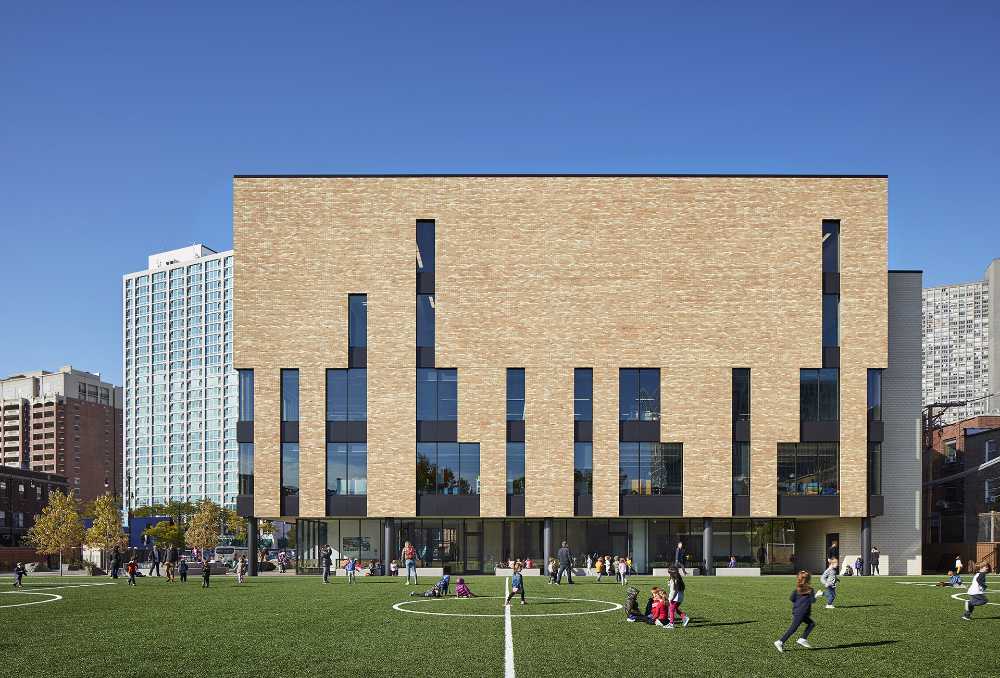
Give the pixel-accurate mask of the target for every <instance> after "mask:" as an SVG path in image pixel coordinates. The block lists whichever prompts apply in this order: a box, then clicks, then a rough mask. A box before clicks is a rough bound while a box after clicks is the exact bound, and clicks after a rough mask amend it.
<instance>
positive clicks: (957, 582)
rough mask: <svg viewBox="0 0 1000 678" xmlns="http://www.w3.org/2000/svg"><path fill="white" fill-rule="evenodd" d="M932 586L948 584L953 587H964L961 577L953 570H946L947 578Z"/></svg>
mask: <svg viewBox="0 0 1000 678" xmlns="http://www.w3.org/2000/svg"><path fill="white" fill-rule="evenodd" d="M934 586H950V587H951V588H955V589H960V588H965V587H964V585H963V584H962V578H961V577H959V576H958V575H957V574H955V570H948V579H946V580H945V581H939V582H938V583H937V584H935V585H934Z"/></svg>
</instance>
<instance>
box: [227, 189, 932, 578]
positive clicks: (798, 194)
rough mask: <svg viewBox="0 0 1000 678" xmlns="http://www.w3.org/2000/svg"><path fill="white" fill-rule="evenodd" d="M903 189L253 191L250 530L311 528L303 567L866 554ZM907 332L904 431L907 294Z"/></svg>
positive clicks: (244, 267)
mask: <svg viewBox="0 0 1000 678" xmlns="http://www.w3.org/2000/svg"><path fill="white" fill-rule="evenodd" d="M887 183H888V182H887V179H886V178H885V177H878V176H876V177H870V176H869V177H789V176H365V177H236V179H235V181H234V205H233V220H234V244H235V255H234V256H235V285H234V300H235V333H234V334H235V337H234V343H235V346H234V349H235V351H234V362H235V365H236V367H237V368H238V369H240V370H241V375H242V377H243V378H242V381H241V384H242V388H241V391H242V393H241V402H242V404H243V414H241V417H240V419H241V424H240V425H239V433H238V437H239V440H240V443H241V466H242V468H241V476H242V478H241V481H242V482H241V497H240V500H239V505H240V507H241V510H242V512H243V513H244V514H246V515H248V516H255V517H282V518H287V519H292V520H296V521H297V523H298V530H299V534H298V536H299V540H300V547H301V548H302V550H303V551H304V554H303V555H304V556H305V557H304V559H303V562H304V563H305V564H306V565H308V564H309V562H310V555H312V557H313V558H315V554H314V551H315V549H314V547H315V545H316V544H317V543H330V544H332V545H334V548H335V550H336V551H338V552H339V553H352V552H353V553H354V554H355V555H357V556H360V557H362V558H364V559H370V558H379V559H391V558H393V557H395V555H394V554H397V553H398V548H399V546H400V544H401V543H402V542H403V541H407V540H408V541H411V542H413V543H415V544H416V545H418V547H419V551H420V559H421V560H422V561H425V562H426V563H427V564H429V565H431V564H433V565H440V566H444V567H449V568H451V569H452V570H453V571H456V572H463V571H465V572H468V571H480V570H490V569H491V568H492V567H493V565H494V564H495V563H497V562H501V561H503V560H507V559H509V558H511V557H531V558H533V559H538V558H540V557H542V556H545V555H547V554H548V553H550V552H553V551H554V548H555V546H554V545H557V543H558V542H560V541H562V540H563V539H566V540H568V541H569V542H570V544H571V548H573V549H574V550H575V551H576V553H577V554H578V556H579V559H580V561H581V562H582V560H583V559H584V558H585V554H586V553H590V552H599V553H602V554H604V553H612V552H613V555H624V554H626V553H628V554H631V555H632V556H633V559H634V560H635V562H636V563H637V569H639V570H640V571H644V570H647V569H649V568H651V567H653V566H654V565H662V564H665V563H667V562H671V561H673V559H674V557H675V550H676V542H677V541H683V542H684V543H685V546H684V549H685V551H686V553H687V556H688V559H689V560H690V561H691V562H692V563H695V564H702V565H708V566H709V567H711V566H712V565H713V564H715V565H718V564H719V563H720V562H727V561H728V560H729V555H730V554H732V555H735V556H736V557H737V560H738V561H739V562H740V564H741V565H755V564H760V563H763V565H764V569H765V570H766V571H767V570H770V571H781V570H791V569H792V568H793V567H794V566H795V565H796V564H803V563H804V561H802V560H801V559H796V557H795V555H794V554H795V551H796V549H798V550H799V551H800V552H802V553H813V552H815V553H822V552H823V551H824V550H825V549H826V544H825V543H823V542H824V541H832V540H833V539H836V538H837V535H838V534H839V532H844V533H845V534H853V535H855V538H854V543H853V544H843V545H842V550H843V551H844V552H845V553H846V552H854V553H858V552H860V549H861V548H862V543H861V541H862V540H867V539H869V538H870V534H871V527H872V524H871V521H870V518H871V517H872V516H877V515H881V514H883V512H885V511H886V510H887V501H886V498H885V496H884V495H883V494H881V493H880V492H881V487H880V484H881V478H882V477H883V476H885V477H889V475H890V474H888V473H885V472H884V470H883V468H882V467H883V465H884V464H885V463H886V462H885V460H886V459H888V458H890V457H893V455H889V454H886V451H885V450H884V444H885V436H886V431H887V430H888V429H889V428H890V427H891V424H890V422H888V421H884V420H883V419H884V418H883V412H884V411H886V410H887V409H888V408H887V407H883V406H882V403H881V393H882V390H883V389H886V386H885V384H881V382H882V381H883V380H884V379H886V378H888V377H889V372H891V367H892V364H891V363H892V356H891V355H890V343H891V342H890V334H891V332H890V303H891V302H890V287H891V285H890V276H889V275H888V271H887V238H888V233H887V227H888V223H887V222H888V217H887ZM917 277H918V278H919V276H917ZM907 291H908V292H909V290H908V288H907ZM906 301H909V299H908V298H907V299H906ZM916 323H917V331H916V346H917V363H916V367H915V377H916V388H915V393H914V394H913V396H914V398H915V400H913V401H912V402H913V403H914V404H913V406H912V410H913V411H912V412H910V411H909V409H910V401H909V400H905V399H904V405H905V406H904V407H903V408H902V410H903V411H902V413H901V414H902V416H904V417H906V426H908V425H909V421H910V418H911V417H912V420H913V421H916V420H918V419H919V397H920V393H919V377H920V374H919V341H920V338H919V287H917V289H916ZM908 331H909V326H907V332H908ZM903 339H905V340H906V341H909V340H910V339H911V337H910V336H909V335H908V334H907V335H906V336H903ZM887 369H888V370H889V372H886V370H887ZM905 376H906V377H907V378H908V377H909V375H908V373H907V374H906V375H905ZM880 384H881V387H880ZM887 390H888V389H887ZM904 390H905V389H904ZM906 398H909V394H908V393H907V395H906ZM251 422H252V423H251ZM912 442H913V443H914V444H915V441H912ZM911 452H912V450H906V451H905V453H900V454H899V455H898V456H900V457H901V458H902V459H908V457H907V455H908V454H910V453H911ZM915 464H916V465H915V467H914V469H915V471H914V472H915V477H913V478H912V484H913V489H914V490H915V491H916V492H917V493H919V458H918V460H917V461H916V462H915ZM910 471H911V470H910V469H908V468H907V472H906V473H903V474H902V477H904V478H906V480H905V482H906V483H909V482H911V478H910V476H912V475H914V473H911V472H910ZM893 477H894V478H896V477H898V474H895V475H893ZM908 491H909V488H904V494H905V492H908ZM906 501H907V502H908V501H909V499H907V500H906ZM904 504H906V502H902V503H901V506H902V505H904ZM916 508H917V507H916V506H915V505H912V506H909V508H907V509H906V510H909V511H914V510H916ZM820 518H822V519H823V522H822V523H821V522H820ZM810 522H811V523H812V524H811V525H808V524H807V523H810ZM818 526H822V534H820V533H819V532H818V531H817V530H818ZM875 529H876V532H877V524H876V525H875ZM913 538H914V540H915V541H916V543H917V544H918V545H919V529H916V530H915V531H914V536H913ZM804 540H807V541H809V543H806V541H804ZM867 543H868V542H867V541H865V544H867ZM817 544H818V546H817ZM310 549H313V551H312V552H311V551H310ZM886 558H887V559H890V562H892V560H891V558H892V555H891V554H886ZM910 558H912V554H911V553H910V552H907V554H906V559H907V560H909V559H910ZM817 559H818V560H820V561H821V560H822V557H819V558H817ZM793 560H795V562H794V563H793ZM804 564H806V565H810V566H812V565H813V563H804ZM819 564H821V563H817V564H816V566H818V565H819ZM893 564H894V565H896V563H893ZM899 566H900V567H905V565H904V564H903V561H900V563H899Z"/></svg>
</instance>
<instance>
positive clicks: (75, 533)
mask: <svg viewBox="0 0 1000 678" xmlns="http://www.w3.org/2000/svg"><path fill="white" fill-rule="evenodd" d="M84 537H85V531H84V528H83V521H82V520H80V513H79V511H78V509H77V502H76V499H75V498H74V497H72V496H71V495H68V494H63V493H62V492H51V493H49V503H48V504H47V505H46V506H45V508H43V509H42V512H41V514H40V515H36V516H35V524H34V525H32V527H31V529H29V530H28V533H27V535H26V538H27V542H28V543H29V544H31V545H32V546H34V547H35V550H36V551H38V552H39V553H43V554H46V555H51V554H53V553H58V554H59V574H60V576H61V575H62V562H63V551H65V550H66V549H76V548H80V546H81V545H82V544H83V541H84Z"/></svg>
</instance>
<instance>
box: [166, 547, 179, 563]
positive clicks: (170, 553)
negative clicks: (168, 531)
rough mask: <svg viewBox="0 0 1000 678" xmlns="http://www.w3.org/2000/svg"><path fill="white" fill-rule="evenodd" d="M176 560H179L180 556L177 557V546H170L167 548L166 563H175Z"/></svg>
mask: <svg viewBox="0 0 1000 678" xmlns="http://www.w3.org/2000/svg"><path fill="white" fill-rule="evenodd" d="M178 560H180V557H179V554H178V553H177V547H176V546H171V547H170V548H169V549H168V550H167V562H168V563H176V562H177V561H178Z"/></svg>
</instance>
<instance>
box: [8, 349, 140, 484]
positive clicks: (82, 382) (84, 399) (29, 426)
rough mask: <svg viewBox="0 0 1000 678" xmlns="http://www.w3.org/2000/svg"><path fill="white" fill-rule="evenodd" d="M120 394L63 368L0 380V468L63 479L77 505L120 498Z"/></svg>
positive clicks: (96, 377) (95, 378)
mask: <svg viewBox="0 0 1000 678" xmlns="http://www.w3.org/2000/svg"><path fill="white" fill-rule="evenodd" d="M121 408H122V396H121V389H120V388H118V387H115V386H114V385H113V384H109V383H107V382H104V381H102V380H101V378H100V375H97V374H91V373H89V372H83V371H81V370H76V369H73V367H72V366H69V365H67V366H65V367H62V368H60V369H59V370H58V371H56V372H49V371H45V370H42V371H38V372H28V373H24V374H17V375H13V376H11V377H7V378H6V379H3V380H0V464H2V465H3V466H7V467H19V468H23V469H28V470H32V471H41V472H44V473H50V474H56V475H60V476H63V477H65V478H66V480H67V483H68V486H69V488H70V489H71V491H72V492H73V493H74V494H75V495H76V496H77V497H78V498H79V499H80V500H82V501H90V500H93V499H96V498H97V497H99V496H101V495H103V494H108V493H111V494H114V495H115V496H119V497H120V496H121V477H122V475H121V460H122V409H121Z"/></svg>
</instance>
